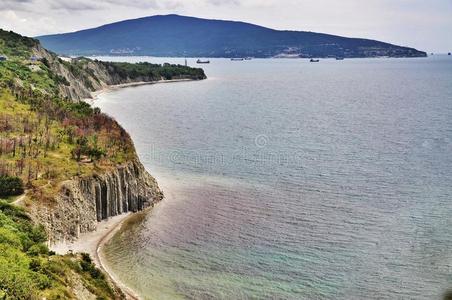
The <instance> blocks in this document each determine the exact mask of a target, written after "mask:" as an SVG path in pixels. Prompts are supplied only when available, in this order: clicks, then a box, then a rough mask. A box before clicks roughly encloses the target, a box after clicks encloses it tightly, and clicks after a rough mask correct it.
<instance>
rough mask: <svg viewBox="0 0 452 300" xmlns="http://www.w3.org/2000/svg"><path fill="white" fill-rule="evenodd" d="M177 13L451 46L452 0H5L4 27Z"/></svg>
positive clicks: (52, 29) (0, 9) (28, 29)
mask: <svg viewBox="0 0 452 300" xmlns="http://www.w3.org/2000/svg"><path fill="white" fill-rule="evenodd" d="M172 13H177V14H181V15H188V16H194V17H201V18H209V19H223V20H236V21H244V22H249V23H254V24H258V25H262V26H266V27H270V28H274V29H288V30H303V31H314V32H322V33H330V34H337V35H342V36H348V37H361V38H370V39H377V40H381V41H385V42H390V43H394V44H397V45H402V46H409V47H414V48H417V49H419V50H424V51H427V52H435V53H444V52H450V51H452V0H104V1H99V0H97V1H96V0H0V28H2V29H6V30H13V31H16V32H18V33H21V34H23V35H28V36H37V35H43V34H50V33H62V32H71V31H76V30H80V29H87V28H92V27H97V26H100V25H104V24H107V23H112V22H116V21H121V20H125V19H134V18H139V17H145V16H151V15H162V14H172Z"/></svg>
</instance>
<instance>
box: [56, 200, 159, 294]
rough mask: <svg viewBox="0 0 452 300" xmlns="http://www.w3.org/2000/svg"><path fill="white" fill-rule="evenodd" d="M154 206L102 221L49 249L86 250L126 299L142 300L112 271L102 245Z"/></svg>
mask: <svg viewBox="0 0 452 300" xmlns="http://www.w3.org/2000/svg"><path fill="white" fill-rule="evenodd" d="M149 209H152V207H149V208H148V209H146V210H144V211H142V212H138V213H132V212H128V213H125V214H122V215H118V216H114V217H112V218H110V219H108V220H104V221H101V222H99V223H98V224H97V228H96V230H95V231H92V232H87V233H82V234H80V236H79V238H78V239H77V240H75V241H60V242H57V243H55V244H53V245H50V246H49V249H50V250H52V251H55V253H57V254H61V255H65V254H68V253H79V252H85V253H88V254H89V255H90V257H91V258H92V260H93V262H94V264H95V265H96V266H97V267H98V268H99V269H101V270H102V271H103V272H104V273H105V274H106V275H107V276H108V277H109V278H110V280H111V282H112V283H113V285H115V286H116V287H117V288H119V289H120V290H121V291H122V292H123V293H124V295H125V296H126V299H132V300H140V299H141V298H140V297H139V296H138V295H137V294H136V293H135V292H134V291H133V290H132V289H131V288H129V287H128V286H127V285H125V284H124V283H123V282H121V281H120V280H118V279H117V278H116V277H115V276H114V274H113V272H111V271H110V270H109V269H108V267H107V266H106V263H105V258H103V257H102V253H101V252H102V247H103V246H104V245H105V244H106V243H108V242H109V241H110V240H111V239H112V238H113V236H114V235H115V234H116V233H117V232H118V231H119V230H120V229H121V227H122V225H123V224H124V223H125V222H126V221H127V220H128V219H129V218H131V217H133V216H135V215H136V214H139V213H146V212H147V211H148V210H149Z"/></svg>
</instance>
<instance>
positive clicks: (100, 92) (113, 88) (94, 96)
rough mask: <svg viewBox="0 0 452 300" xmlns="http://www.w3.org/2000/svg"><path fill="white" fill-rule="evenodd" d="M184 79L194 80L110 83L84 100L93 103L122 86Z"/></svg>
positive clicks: (168, 81)
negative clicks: (102, 95) (104, 94)
mask: <svg viewBox="0 0 452 300" xmlns="http://www.w3.org/2000/svg"><path fill="white" fill-rule="evenodd" d="M184 81H194V80H193V79H171V80H159V81H138V82H129V83H122V84H116V85H108V86H106V87H104V88H103V89H100V90H98V91H95V92H92V93H91V98H86V99H83V101H85V102H87V103H90V104H93V103H94V101H95V100H96V99H97V97H98V96H99V95H101V94H103V93H108V92H111V91H115V90H118V89H122V88H127V87H134V86H140V85H148V84H161V83H175V82H184Z"/></svg>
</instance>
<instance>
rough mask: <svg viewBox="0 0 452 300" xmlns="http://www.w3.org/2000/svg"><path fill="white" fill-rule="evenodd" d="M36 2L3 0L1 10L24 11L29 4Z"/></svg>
mask: <svg viewBox="0 0 452 300" xmlns="http://www.w3.org/2000/svg"><path fill="white" fill-rule="evenodd" d="M33 1H34V0H1V1H0V10H24V9H25V8H26V7H25V6H26V5H27V4H32V3H33Z"/></svg>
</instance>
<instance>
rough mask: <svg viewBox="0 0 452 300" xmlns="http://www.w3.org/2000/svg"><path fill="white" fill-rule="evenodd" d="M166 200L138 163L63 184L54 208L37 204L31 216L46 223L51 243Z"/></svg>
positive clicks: (56, 197)
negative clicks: (104, 221)
mask: <svg viewBox="0 0 452 300" xmlns="http://www.w3.org/2000/svg"><path fill="white" fill-rule="evenodd" d="M162 198H163V194H162V192H161V191H160V189H159V187H158V185H157V183H156V181H155V179H154V178H153V177H152V176H151V175H149V174H148V173H147V172H146V170H145V169H144V167H143V165H142V164H141V163H140V162H139V161H138V160H133V161H130V162H128V163H126V164H124V165H121V166H118V167H116V168H114V169H112V170H111V171H106V172H104V173H102V174H96V175H93V176H89V177H83V178H74V179H72V180H69V181H66V182H63V183H62V185H61V189H60V192H59V194H58V195H56V196H55V199H54V202H53V203H52V205H49V204H48V203H47V204H43V203H35V204H34V205H32V207H31V211H30V213H31V216H32V218H33V219H35V220H36V221H37V222H38V223H40V224H43V225H44V226H45V227H46V230H47V232H48V234H49V240H50V242H51V243H52V242H56V241H62V240H74V239H77V238H78V237H79V235H80V233H84V232H89V231H94V230H96V227H97V223H98V222H99V221H102V220H105V219H108V218H109V217H113V216H116V215H119V214H122V213H126V212H137V211H140V210H143V209H145V208H147V207H150V206H153V205H154V204H155V203H156V202H158V201H160V200H161V199H162Z"/></svg>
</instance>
